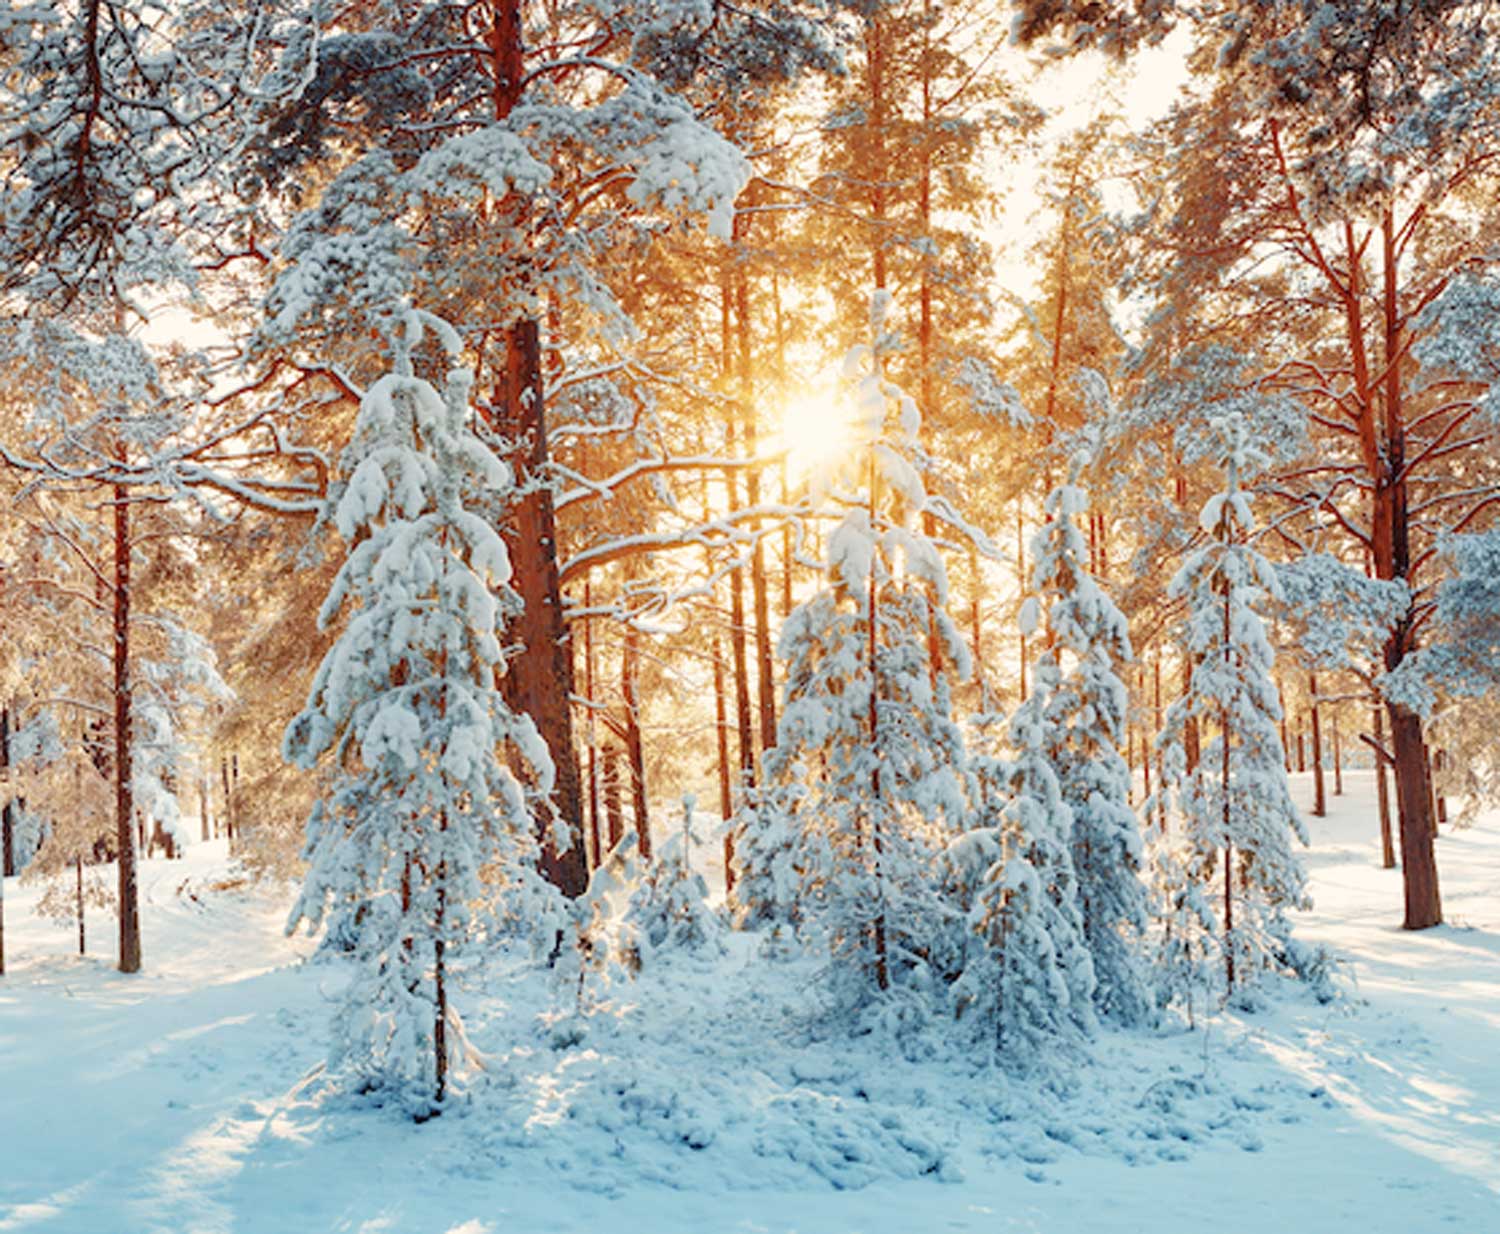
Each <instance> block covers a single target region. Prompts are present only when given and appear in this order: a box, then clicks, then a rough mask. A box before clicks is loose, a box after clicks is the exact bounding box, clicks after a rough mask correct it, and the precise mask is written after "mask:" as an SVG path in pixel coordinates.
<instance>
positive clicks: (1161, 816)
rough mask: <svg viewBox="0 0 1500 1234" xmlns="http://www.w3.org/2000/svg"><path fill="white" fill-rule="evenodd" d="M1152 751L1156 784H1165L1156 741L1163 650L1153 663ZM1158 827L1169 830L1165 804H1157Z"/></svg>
mask: <svg viewBox="0 0 1500 1234" xmlns="http://www.w3.org/2000/svg"><path fill="white" fill-rule="evenodd" d="M1151 677H1152V683H1151V691H1152V694H1151V729H1152V731H1151V750H1152V753H1153V754H1155V756H1156V782H1157V784H1162V783H1164V781H1163V779H1162V770H1161V760H1162V752H1161V747H1160V746H1159V745H1157V743H1156V739H1157V737H1159V736H1160V735H1161V717H1162V711H1161V648H1160V647H1158V648H1157V649H1156V656H1155V658H1154V659H1153V660H1152V662H1151ZM1156 825H1157V827H1158V828H1159V829H1160V830H1161V831H1162V832H1164V833H1165V831H1166V830H1167V806H1166V803H1165V802H1162V801H1158V802H1157V803H1156Z"/></svg>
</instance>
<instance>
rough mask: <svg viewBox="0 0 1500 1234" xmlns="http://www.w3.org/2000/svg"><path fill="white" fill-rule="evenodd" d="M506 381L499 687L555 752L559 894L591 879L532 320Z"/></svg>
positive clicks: (520, 325) (548, 853)
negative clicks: (506, 573) (505, 643)
mask: <svg viewBox="0 0 1500 1234" xmlns="http://www.w3.org/2000/svg"><path fill="white" fill-rule="evenodd" d="M504 334H505V345H506V367H505V376H504V381H503V382H502V384H501V387H500V389H499V390H498V391H497V392H496V399H495V405H496V409H497V423H496V424H494V425H493V426H492V427H494V428H496V429H497V430H498V431H499V432H500V433H501V434H502V435H503V436H504V437H506V438H507V439H508V440H509V441H510V442H511V443H512V444H513V451H512V454H511V465H512V467H513V468H514V470H515V473H516V477H517V481H518V483H519V485H520V486H521V489H520V491H521V494H522V495H521V496H520V497H519V498H518V499H517V500H516V502H515V505H514V507H513V509H512V511H511V514H510V517H509V522H508V525H507V526H506V527H505V528H504V534H505V538H506V540H507V542H508V547H509V548H510V554H511V560H512V563H513V567H514V574H513V576H512V580H511V584H512V586H513V587H514V588H515V589H516V591H517V592H518V593H519V594H520V597H521V602H522V611H521V613H520V615H519V617H518V618H517V620H516V623H515V626H514V628H513V633H514V635H515V637H516V639H517V640H518V641H519V642H520V643H521V646H522V651H521V653H520V654H519V655H518V656H516V657H514V658H513V659H512V660H511V662H510V663H509V664H508V665H507V667H506V673H505V676H504V677H503V678H502V680H501V688H502V691H503V693H504V695H505V700H506V702H507V704H508V705H509V706H510V707H511V708H512V710H514V711H517V712H524V713H525V714H526V715H529V716H530V717H531V719H532V722H533V723H534V724H535V725H536V727H537V731H538V733H539V734H540V735H541V738H542V740H543V741H544V742H545V743H546V745H547V750H548V752H549V753H550V754H551V756H552V763H553V767H554V778H553V788H552V806H553V808H554V809H556V811H557V815H558V818H560V819H561V821H562V823H563V825H564V826H565V828H566V830H567V835H568V838H569V844H568V847H567V848H566V849H565V850H563V851H559V850H558V848H557V846H556V844H555V843H554V840H553V835H554V830H555V829H554V828H553V826H552V823H551V820H550V819H549V818H547V817H545V812H544V815H543V817H540V818H539V819H538V820H537V839H538V842H539V845H540V848H541V860H540V867H541V870H542V873H543V874H544V875H545V876H546V877H547V879H548V880H549V881H551V882H552V883H553V884H554V885H556V886H557V887H558V888H559V889H561V891H562V892H563V894H564V895H568V896H572V897H577V896H580V895H582V894H583V892H584V891H585V889H586V888H587V886H588V868H587V864H588V863H587V861H586V860H585V857H584V846H583V791H582V785H581V781H580V777H579V774H578V760H577V755H576V752H575V751H574V748H573V709H572V697H573V657H572V653H571V650H570V646H571V644H570V641H569V636H568V629H567V623H566V622H565V621H564V619H563V604H562V585H561V581H560V578H559V575H558V565H557V520H556V517H555V514H554V511H553V507H552V489H551V486H550V484H549V483H548V482H547V428H546V417H545V415H544V411H543V403H544V395H545V389H544V386H543V381H542V360H541V338H540V335H539V332H538V329H537V323H536V322H535V321H533V320H530V319H523V320H521V321H518V322H516V323H515V324H514V325H512V326H510V327H508V328H507V329H506V330H505V332H504Z"/></svg>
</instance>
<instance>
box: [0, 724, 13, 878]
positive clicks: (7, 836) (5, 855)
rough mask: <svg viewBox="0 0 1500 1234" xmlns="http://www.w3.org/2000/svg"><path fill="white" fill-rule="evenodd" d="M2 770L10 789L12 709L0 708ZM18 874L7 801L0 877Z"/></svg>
mask: <svg viewBox="0 0 1500 1234" xmlns="http://www.w3.org/2000/svg"><path fill="white" fill-rule="evenodd" d="M0 770H3V771H4V773H5V777H6V780H7V785H6V787H7V788H8V787H9V783H8V781H9V779H10V776H11V765H10V708H9V707H0ZM15 873H16V841H15V826H14V823H13V821H12V811H11V803H10V802H9V801H7V802H6V803H5V806H4V807H3V810H0V877H4V878H13V877H14V876H15Z"/></svg>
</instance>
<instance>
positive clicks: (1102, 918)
mask: <svg viewBox="0 0 1500 1234" xmlns="http://www.w3.org/2000/svg"><path fill="white" fill-rule="evenodd" d="M1087 500H1088V499H1087V497H1086V495H1085V494H1084V492H1083V490H1082V489H1081V488H1078V487H1076V486H1074V485H1071V484H1069V485H1063V486H1061V487H1059V488H1058V489H1057V490H1056V491H1055V492H1053V493H1051V494H1050V495H1049V496H1048V498H1047V502H1046V511H1047V514H1048V520H1047V522H1046V524H1045V525H1044V526H1043V527H1042V528H1041V530H1040V531H1039V532H1038V533H1037V535H1036V537H1035V538H1034V539H1033V541H1032V558H1033V560H1034V561H1035V562H1036V565H1035V567H1034V570H1033V574H1032V578H1033V585H1034V587H1035V589H1036V595H1037V598H1038V600H1039V602H1040V604H1041V606H1042V607H1043V608H1044V609H1045V612H1046V630H1047V635H1048V640H1049V641H1050V643H1051V644H1052V650H1053V655H1054V657H1055V659H1056V661H1057V662H1058V671H1059V672H1060V673H1061V677H1060V679H1059V680H1058V682H1057V684H1056V686H1055V687H1053V688H1052V689H1051V690H1050V691H1049V693H1048V697H1047V699H1046V704H1045V706H1046V710H1045V724H1046V732H1045V734H1044V738H1043V740H1044V744H1045V748H1046V752H1047V757H1048V759H1049V760H1050V761H1051V763H1052V768H1053V771H1054V772H1056V774H1057V779H1058V784H1059V787H1060V789H1061V791H1062V797H1063V800H1064V801H1065V802H1066V803H1067V805H1068V808H1069V810H1070V811H1071V812H1072V816H1073V831H1072V850H1073V868H1074V872H1075V874H1076V876H1077V885H1078V909H1079V912H1080V914H1081V915H1082V918H1083V930H1084V937H1085V938H1086V940H1087V942H1088V947H1089V953H1090V954H1091V955H1092V956H1093V960H1094V977H1095V986H1094V1005H1095V1007H1096V1008H1097V1009H1098V1011H1099V1012H1100V1013H1101V1014H1102V1015H1105V1016H1108V1017H1109V1018H1111V1019H1113V1020H1115V1021H1117V1022H1119V1023H1122V1024H1139V1023H1141V1022H1142V1021H1143V1020H1145V1019H1147V1018H1148V1017H1149V1016H1150V1015H1151V1014H1152V1011H1153V1007H1152V999H1151V997H1150V995H1149V993H1148V990H1147V982H1146V979H1145V975H1144V973H1143V971H1142V963H1141V960H1142V957H1141V939H1142V935H1143V934H1144V932H1145V929H1146V923H1147V916H1148V914H1147V897H1146V889H1145V887H1144V885H1143V884H1142V883H1141V880H1140V869H1141V855H1142V848H1141V833H1140V826H1139V823H1138V822H1137V820H1136V816H1135V812H1134V811H1133V810H1132V809H1131V808H1130V768H1129V767H1128V766H1126V763H1125V760H1124V759H1123V758H1122V757H1121V756H1120V744H1121V742H1122V741H1123V740H1124V737H1125V724H1126V712H1127V710H1128V707H1129V695H1128V694H1127V692H1126V689H1125V685H1124V683H1123V682H1122V681H1121V680H1120V678H1119V676H1118V675H1117V674H1116V673H1115V665H1116V664H1121V663H1128V662H1129V661H1130V660H1131V658H1132V657H1131V650H1130V631H1129V626H1128V624H1127V622H1126V620H1125V616H1124V614H1123V613H1121V612H1120V610H1119V609H1118V608H1116V607H1115V604H1114V602H1113V601H1112V600H1111V599H1110V598H1109V596H1108V595H1106V594H1105V592H1104V589H1103V588H1102V587H1100V585H1099V583H1098V582H1097V581H1096V580H1095V579H1094V577H1093V576H1092V575H1091V574H1090V573H1089V571H1088V569H1087V568H1086V566H1085V564H1084V563H1085V561H1086V560H1087V557H1086V554H1087V552H1088V545H1087V544H1086V543H1085V541H1084V538H1083V535H1082V534H1081V532H1080V531H1079V529H1078V525H1077V523H1076V522H1075V518H1076V517H1077V516H1078V515H1080V514H1082V513H1083V511H1084V509H1085V507H1086V503H1087Z"/></svg>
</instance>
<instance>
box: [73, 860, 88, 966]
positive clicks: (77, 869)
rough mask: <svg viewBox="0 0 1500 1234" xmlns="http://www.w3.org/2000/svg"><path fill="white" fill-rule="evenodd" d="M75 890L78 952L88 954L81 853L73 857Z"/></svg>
mask: <svg viewBox="0 0 1500 1234" xmlns="http://www.w3.org/2000/svg"><path fill="white" fill-rule="evenodd" d="M73 877H74V890H75V893H76V896H77V898H76V900H75V911H76V912H77V915H78V954H79V955H86V954H88V951H87V948H86V946H85V943H86V942H87V940H86V939H85V937H84V932H83V855H82V854H81V853H80V854H78V855H77V856H75V857H74V858H73Z"/></svg>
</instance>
